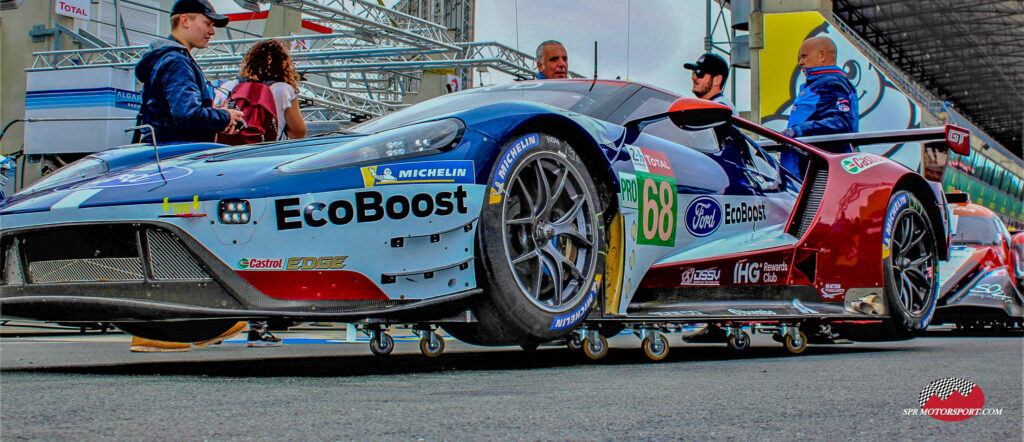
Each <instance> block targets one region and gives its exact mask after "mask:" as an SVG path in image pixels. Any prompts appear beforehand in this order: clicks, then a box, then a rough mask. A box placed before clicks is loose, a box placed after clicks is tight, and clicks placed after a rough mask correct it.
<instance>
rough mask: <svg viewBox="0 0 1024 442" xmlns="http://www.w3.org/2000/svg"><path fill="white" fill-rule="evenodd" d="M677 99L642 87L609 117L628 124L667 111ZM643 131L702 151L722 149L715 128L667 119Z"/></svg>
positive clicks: (654, 123)
mask: <svg viewBox="0 0 1024 442" xmlns="http://www.w3.org/2000/svg"><path fill="white" fill-rule="evenodd" d="M676 98H677V97H675V96H673V95H669V94H666V93H662V92H658V91H656V90H653V89H648V88H643V89H641V90H640V91H638V92H637V93H636V94H634V95H633V96H632V97H630V98H629V99H628V100H626V102H625V103H623V104H622V106H619V107H618V108H617V109H615V111H613V112H612V113H611V115H609V116H608V118H607V120H608V121H609V122H611V123H615V124H625V123H626V122H627V121H630V120H635V119H637V118H642V117H645V116H648V115H654V114H658V113H662V112H665V111H667V110H668V108H669V106H671V105H672V103H673V102H674V101H675V100H676ZM643 132H644V133H645V134H648V135H653V136H656V137H658V138H661V139H663V140H667V141H671V142H673V143H676V144H681V145H683V146H686V147H689V148H692V149H695V150H699V151H702V152H718V150H719V148H718V139H717V138H716V137H715V132H714V131H713V130H711V129H705V130H700V131H686V130H682V129H680V128H678V127H676V125H675V124H672V121H670V120H669V119H668V118H665V119H663V120H660V121H655V122H651V123H648V124H647V125H646V126H644V130H643Z"/></svg>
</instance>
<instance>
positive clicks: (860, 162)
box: [841, 153, 885, 175]
mask: <svg viewBox="0 0 1024 442" xmlns="http://www.w3.org/2000/svg"><path fill="white" fill-rule="evenodd" d="M884 161H885V158H883V157H880V156H878V155H875V154H870V153H861V154H856V155H852V156H849V157H846V158H843V161H842V163H841V164H842V165H843V170H845V171H847V172H849V173H851V174H853V175H856V174H858V173H861V172H863V171H865V170H868V169H870V168H872V167H875V166H877V165H879V164H882V163H883V162H884Z"/></svg>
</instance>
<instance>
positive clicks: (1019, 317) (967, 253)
mask: <svg viewBox="0 0 1024 442" xmlns="http://www.w3.org/2000/svg"><path fill="white" fill-rule="evenodd" d="M954 197H956V198H959V199H960V201H961V202H958V203H955V204H950V208H951V210H952V216H951V217H950V218H951V222H950V224H951V226H953V237H952V247H951V250H950V257H949V261H947V262H943V263H942V264H941V265H940V272H939V275H940V277H939V283H940V285H939V300H938V303H937V307H936V310H935V319H934V320H933V321H932V323H933V324H956V325H957V326H958V327H959V328H961V329H965V330H970V329H979V328H985V327H995V328H1020V327H1021V325H1022V323H1024V299H1022V297H1021V293H1020V292H1019V290H1018V289H1017V287H1016V281H1015V279H1016V275H1017V272H1018V269H1017V265H1019V263H1018V262H1017V259H1015V258H1016V257H1015V253H1014V251H1013V250H1012V239H1011V237H1010V233H1009V231H1007V229H1006V226H1005V225H1004V224H1003V222H1002V221H1000V220H999V217H997V216H996V214H995V213H994V212H992V211H991V210H989V209H988V208H986V207H984V206H980V205H977V204H970V202H969V199H968V198H967V195H966V194H960V195H955V196H954V195H950V200H951V201H952V200H953V199H954Z"/></svg>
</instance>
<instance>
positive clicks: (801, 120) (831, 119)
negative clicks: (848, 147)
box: [786, 66, 860, 137]
mask: <svg viewBox="0 0 1024 442" xmlns="http://www.w3.org/2000/svg"><path fill="white" fill-rule="evenodd" d="M805 74H806V75H807V81H806V82H805V83H804V84H803V86H801V87H800V92H799V94H798V95H797V97H796V100H794V101H793V108H792V109H791V110H790V112H789V123H788V124H787V125H786V127H787V128H788V129H793V133H794V134H795V135H796V136H798V137H802V136H810V135H827V134H841V133H850V132H857V126H858V123H859V120H860V113H859V110H858V108H857V90H856V89H855V88H854V87H853V85H852V84H850V80H847V79H846V72H843V70H842V69H840V68H839V67H838V66H822V67H817V68H808V69H807V70H806V72H805Z"/></svg>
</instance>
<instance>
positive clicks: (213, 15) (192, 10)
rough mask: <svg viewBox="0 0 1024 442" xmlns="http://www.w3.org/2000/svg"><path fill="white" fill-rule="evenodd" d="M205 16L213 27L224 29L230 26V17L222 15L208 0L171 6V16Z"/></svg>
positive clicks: (196, 0)
mask: <svg viewBox="0 0 1024 442" xmlns="http://www.w3.org/2000/svg"><path fill="white" fill-rule="evenodd" d="M178 14H203V15H205V16H206V18H208V19H210V20H211V21H213V25H214V26H216V27H218V28H223V27H225V26H227V25H228V20H229V19H228V17H227V16H224V15H220V14H218V13H217V11H216V10H214V9H213V6H211V5H210V2H209V1H207V0H178V1H176V2H174V6H171V15H178Z"/></svg>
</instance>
